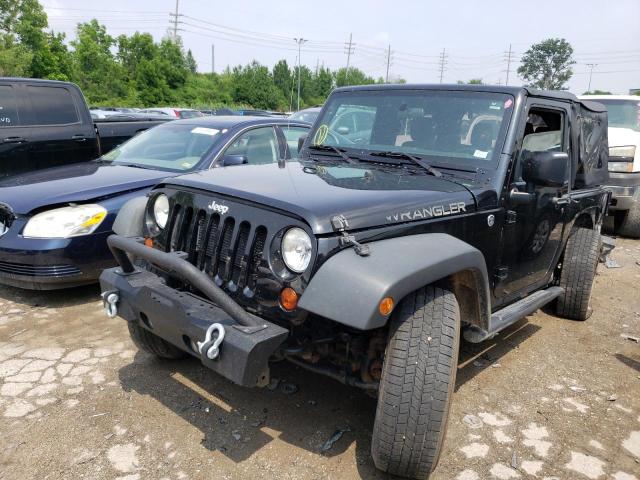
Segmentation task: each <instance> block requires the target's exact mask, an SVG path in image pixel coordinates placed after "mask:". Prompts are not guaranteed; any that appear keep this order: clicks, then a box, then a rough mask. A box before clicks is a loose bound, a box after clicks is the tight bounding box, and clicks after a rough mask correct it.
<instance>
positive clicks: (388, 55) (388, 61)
mask: <svg viewBox="0 0 640 480" xmlns="http://www.w3.org/2000/svg"><path fill="white" fill-rule="evenodd" d="M389 65H391V44H389V48H387V75H386V77H385V82H386V83H389Z"/></svg>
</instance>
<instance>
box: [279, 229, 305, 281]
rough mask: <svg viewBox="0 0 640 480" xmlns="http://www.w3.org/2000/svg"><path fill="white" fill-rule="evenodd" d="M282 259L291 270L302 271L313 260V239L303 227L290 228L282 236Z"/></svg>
mask: <svg viewBox="0 0 640 480" xmlns="http://www.w3.org/2000/svg"><path fill="white" fill-rule="evenodd" d="M282 259H283V260H284V263H285V265H286V266H287V267H288V268H289V270H291V271H293V272H296V273H302V272H304V271H305V270H306V269H307V267H308V266H309V262H310V261H311V239H310V238H309V235H307V232H305V231H304V230H303V229H301V228H298V227H294V228H290V229H289V230H288V231H287V233H285V234H284V237H282Z"/></svg>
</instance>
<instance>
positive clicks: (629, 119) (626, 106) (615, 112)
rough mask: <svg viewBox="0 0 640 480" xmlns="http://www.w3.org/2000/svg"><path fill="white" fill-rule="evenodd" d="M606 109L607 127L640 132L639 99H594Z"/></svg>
mask: <svg viewBox="0 0 640 480" xmlns="http://www.w3.org/2000/svg"><path fill="white" fill-rule="evenodd" d="M594 102H598V103H601V104H603V105H604V106H605V107H607V116H608V117H609V126H610V127H618V128H630V129H631V130H635V131H636V132H640V97H638V100H606V99H601V98H599V99H595V100H594Z"/></svg>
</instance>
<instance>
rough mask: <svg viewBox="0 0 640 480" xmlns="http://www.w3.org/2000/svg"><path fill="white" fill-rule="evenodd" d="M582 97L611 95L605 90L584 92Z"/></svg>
mask: <svg viewBox="0 0 640 480" xmlns="http://www.w3.org/2000/svg"><path fill="white" fill-rule="evenodd" d="M583 95H611V92H608V91H606V90H593V91H591V92H584V93H583Z"/></svg>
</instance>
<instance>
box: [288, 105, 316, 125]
mask: <svg viewBox="0 0 640 480" xmlns="http://www.w3.org/2000/svg"><path fill="white" fill-rule="evenodd" d="M321 110H322V107H321V106H318V107H311V108H305V109H304V110H298V111H297V112H295V113H292V114H291V116H290V117H289V118H290V119H291V120H299V121H301V122H309V123H313V122H315V121H316V118H318V115H320V111H321Z"/></svg>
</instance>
